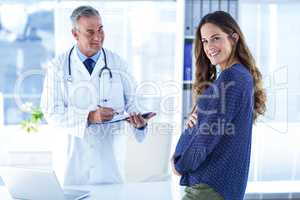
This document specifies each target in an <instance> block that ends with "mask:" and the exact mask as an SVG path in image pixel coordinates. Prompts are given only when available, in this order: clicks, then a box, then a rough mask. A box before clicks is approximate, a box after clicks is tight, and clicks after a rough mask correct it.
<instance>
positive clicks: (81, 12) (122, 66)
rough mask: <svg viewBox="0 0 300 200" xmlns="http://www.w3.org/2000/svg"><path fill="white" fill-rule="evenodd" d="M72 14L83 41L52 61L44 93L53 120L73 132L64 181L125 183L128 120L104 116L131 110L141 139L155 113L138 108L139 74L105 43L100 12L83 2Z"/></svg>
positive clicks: (48, 117)
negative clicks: (136, 80) (134, 75)
mask: <svg viewBox="0 0 300 200" xmlns="http://www.w3.org/2000/svg"><path fill="white" fill-rule="evenodd" d="M71 20H72V26H73V28H72V35H73V36H74V38H75V39H76V41H77V44H76V45H75V46H74V47H73V48H71V49H70V50H68V51H67V52H65V53H64V54H62V55H60V56H58V57H57V58H55V59H53V60H52V61H51V62H50V63H49V65H48V66H47V73H46V77H45V82H44V88H43V94H42V98H41V107H42V110H43V113H44V116H45V118H46V120H47V122H48V123H49V124H50V125H54V126H56V127H60V128H63V130H64V131H65V132H66V133H67V134H68V148H67V162H66V168H65V176H64V185H80V184H85V185H88V184H105V183H122V182H123V181H124V161H125V153H126V145H125V144H126V137H125V135H124V121H121V122H115V123H104V122H105V121H108V120H111V119H112V118H113V117H114V116H115V115H117V114H123V113H124V112H128V113H130V117H129V119H128V120H127V121H128V122H129V123H130V124H131V125H132V126H133V127H134V134H135V136H136V139H137V140H138V141H141V140H143V138H144V136H145V132H146V129H147V128H146V126H147V120H148V119H149V118H151V117H152V116H153V115H150V116H149V117H148V118H147V119H145V118H143V117H142V116H141V115H140V114H136V112H137V110H136V108H135V105H134V93H135V84H134V80H133V79H132V76H131V74H130V73H129V71H128V70H129V69H128V68H127V65H126V63H125V62H124V61H123V60H122V59H121V58H120V57H119V56H118V55H117V54H115V53H113V52H111V51H109V50H107V49H104V48H103V41H104V30H103V24H102V20H101V17H100V15H99V12H98V11H97V10H96V9H94V8H93V7H91V6H80V7H78V8H76V9H75V10H74V11H73V12H72V15H71Z"/></svg>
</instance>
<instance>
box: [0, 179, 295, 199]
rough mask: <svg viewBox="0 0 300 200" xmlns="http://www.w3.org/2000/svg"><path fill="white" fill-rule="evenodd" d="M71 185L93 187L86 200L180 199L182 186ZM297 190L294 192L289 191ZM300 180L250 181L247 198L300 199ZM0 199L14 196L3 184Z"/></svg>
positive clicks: (84, 187) (165, 183)
mask: <svg viewBox="0 0 300 200" xmlns="http://www.w3.org/2000/svg"><path fill="white" fill-rule="evenodd" d="M68 188H72V189H83V190H89V191H91V196H89V197H88V198H85V199H84V200H180V197H181V196H182V195H183V187H180V186H178V184H177V183H175V181H173V182H172V181H164V182H148V183H127V184H118V185H117V184H116V185H98V186H76V187H75V186H74V187H68ZM295 191H296V192H298V193H294V194H291V193H290V192H295ZM299 192H300V181H295V182H284V181H278V182H259V183H254V182H250V183H249V184H248V187H247V194H246V198H245V199H246V200H254V199H279V197H280V199H289V198H290V199H291V198H294V199H300V195H299ZM0 199H1V200H13V199H12V198H11V197H10V195H9V194H8V191H7V190H6V188H5V187H4V186H2V187H0Z"/></svg>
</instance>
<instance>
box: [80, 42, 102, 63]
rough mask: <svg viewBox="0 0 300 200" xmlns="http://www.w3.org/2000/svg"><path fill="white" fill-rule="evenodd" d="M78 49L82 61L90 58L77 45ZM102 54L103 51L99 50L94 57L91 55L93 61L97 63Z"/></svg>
mask: <svg viewBox="0 0 300 200" xmlns="http://www.w3.org/2000/svg"><path fill="white" fill-rule="evenodd" d="M76 51H77V55H78V57H79V59H80V61H81V62H84V61H85V60H86V59H87V58H88V57H86V56H85V55H84V54H83V53H81V51H80V50H79V48H78V46H77V45H76ZM100 54H101V51H98V52H97V53H96V54H95V55H93V56H92V57H89V58H91V59H93V61H95V63H97V61H98V59H99V57H100Z"/></svg>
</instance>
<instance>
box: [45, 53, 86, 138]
mask: <svg viewBox="0 0 300 200" xmlns="http://www.w3.org/2000/svg"><path fill="white" fill-rule="evenodd" d="M62 65H63V62H61V61H60V60H59V58H56V59H55V60H53V61H52V62H50V63H49V64H48V65H47V68H46V76H45V80H44V86H43V92H42V97H41V108H42V111H43V114H44V116H45V119H46V121H47V122H48V124H50V125H52V126H55V127H56V128H62V129H63V131H64V132H67V133H68V134H71V135H73V136H77V137H80V138H82V137H83V136H84V132H85V128H86V127H87V118H88V114H89V110H87V109H79V108H76V106H72V105H70V103H69V102H68V100H67V98H68V97H67V91H66V88H65V84H66V83H65V80H64V73H63V70H62V69H59V66H62Z"/></svg>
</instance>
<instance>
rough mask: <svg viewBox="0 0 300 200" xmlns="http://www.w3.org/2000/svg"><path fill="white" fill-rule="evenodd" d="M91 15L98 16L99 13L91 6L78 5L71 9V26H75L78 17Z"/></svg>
mask: <svg viewBox="0 0 300 200" xmlns="http://www.w3.org/2000/svg"><path fill="white" fill-rule="evenodd" d="M82 16H84V17H93V16H99V17H100V14H99V12H98V10H96V9H95V8H93V7H92V6H79V7H77V8H75V10H73V12H72V14H71V16H70V18H71V21H72V26H73V28H76V25H77V22H78V20H79V19H80V17H82Z"/></svg>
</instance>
